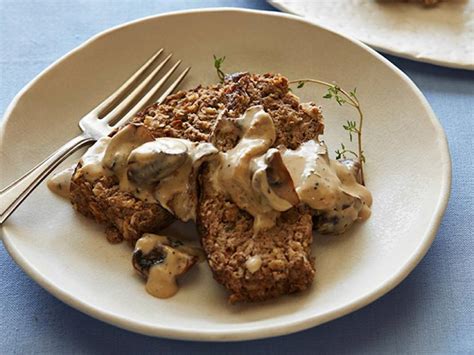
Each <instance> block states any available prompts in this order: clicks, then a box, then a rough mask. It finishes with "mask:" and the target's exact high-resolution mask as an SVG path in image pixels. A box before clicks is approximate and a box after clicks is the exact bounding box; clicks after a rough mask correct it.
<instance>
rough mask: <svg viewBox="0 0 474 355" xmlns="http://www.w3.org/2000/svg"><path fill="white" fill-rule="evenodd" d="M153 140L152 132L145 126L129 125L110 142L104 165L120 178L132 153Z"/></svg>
mask: <svg viewBox="0 0 474 355" xmlns="http://www.w3.org/2000/svg"><path fill="white" fill-rule="evenodd" d="M153 140H154V138H153V136H152V134H151V132H150V131H149V130H148V129H147V128H146V127H145V126H143V125H141V124H128V125H127V126H125V127H124V128H122V129H121V130H119V131H118V132H117V133H116V134H115V135H114V136H113V137H112V139H111V140H110V142H109V145H108V146H107V149H106V151H105V155H104V158H103V161H102V164H103V166H104V167H105V168H107V169H110V170H112V171H113V172H114V173H116V174H117V175H118V176H119V178H120V173H121V172H122V171H123V169H124V168H126V166H127V159H128V156H129V155H130V152H131V151H132V150H133V149H135V148H136V147H138V146H140V145H142V144H144V143H146V142H150V141H153Z"/></svg>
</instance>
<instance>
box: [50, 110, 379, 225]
mask: <svg viewBox="0 0 474 355" xmlns="http://www.w3.org/2000/svg"><path fill="white" fill-rule="evenodd" d="M235 125H236V126H237V128H238V129H239V132H240V140H239V141H238V143H237V144H236V145H235V147H234V148H232V149H230V150H228V151H227V152H220V151H219V150H218V149H217V148H216V147H214V146H213V145H212V144H211V143H206V142H191V141H189V140H185V139H180V138H153V136H152V135H151V133H150V132H149V131H148V129H147V128H146V127H145V126H143V125H137V124H129V125H127V126H125V127H124V128H123V129H121V130H120V131H118V132H117V133H116V134H115V135H114V136H113V137H111V138H110V137H104V138H101V139H100V140H99V141H97V143H96V144H94V145H93V146H92V147H91V148H89V150H88V151H87V152H86V154H85V155H84V156H83V157H82V159H81V160H80V163H79V168H78V169H77V171H76V173H75V174H83V175H84V177H85V178H86V179H88V180H90V181H93V180H96V179H98V178H100V177H101V176H115V177H116V178H117V179H118V182H119V187H120V189H121V190H122V191H127V192H129V193H131V194H133V195H134V196H136V197H137V198H139V199H141V200H143V201H145V202H153V203H159V204H160V205H161V206H162V207H163V208H165V209H167V210H168V211H169V212H171V213H172V214H173V215H175V216H176V217H177V218H179V219H180V220H182V221H189V220H195V219H196V207H197V199H198V196H197V186H196V185H197V174H198V171H199V168H200V166H201V165H202V163H203V162H205V161H208V162H209V163H210V164H211V166H212V167H213V168H214V169H213V171H214V174H213V177H212V183H213V184H214V185H215V188H216V190H219V191H223V192H225V193H226V194H227V195H228V196H229V198H230V199H231V200H232V201H233V202H235V203H236V204H237V206H239V208H241V209H243V210H245V211H247V212H248V213H249V214H251V215H252V216H253V217H254V232H255V233H257V232H258V231H259V230H266V229H269V228H271V227H273V226H274V225H275V221H276V219H277V217H278V216H279V214H280V213H281V212H283V211H286V210H288V209H290V208H292V207H293V206H296V205H298V204H305V205H307V206H309V207H310V208H312V209H313V210H315V214H316V216H317V217H319V220H320V223H318V224H317V226H316V227H317V230H318V231H320V232H323V233H342V232H344V231H345V230H346V229H347V228H348V227H349V226H350V225H351V224H352V223H353V222H354V221H356V220H362V219H367V218H368V217H369V216H370V206H371V204H372V197H371V194H370V192H369V191H368V190H367V189H366V188H365V187H364V186H363V185H361V184H359V182H358V181H357V174H358V171H357V163H354V162H352V161H345V162H341V161H337V160H332V159H329V156H328V151H327V147H326V145H325V144H324V143H323V142H319V141H316V140H310V141H307V142H305V143H303V144H302V145H301V146H300V147H299V148H298V149H296V150H291V149H286V148H284V147H279V149H276V148H272V146H273V145H274V143H275V139H276V131H275V127H274V124H273V121H272V119H271V117H270V115H269V114H268V113H266V112H265V111H264V110H263V107H262V106H253V107H250V108H249V109H247V111H246V112H245V113H244V114H243V115H242V116H241V117H240V118H238V119H237V120H236V121H235ZM59 176H66V174H65V173H64V174H60V175H59ZM57 179H58V178H56V180H57ZM52 180H53V182H51V184H48V185H51V186H50V188H51V189H52V190H53V191H54V192H59V193H63V194H64V193H65V192H64V191H66V190H64V191H59V190H58V189H57V188H55V186H57V184H56V185H55V184H54V180H55V177H53V179H52ZM63 185H68V184H66V183H65V181H62V182H61V186H63Z"/></svg>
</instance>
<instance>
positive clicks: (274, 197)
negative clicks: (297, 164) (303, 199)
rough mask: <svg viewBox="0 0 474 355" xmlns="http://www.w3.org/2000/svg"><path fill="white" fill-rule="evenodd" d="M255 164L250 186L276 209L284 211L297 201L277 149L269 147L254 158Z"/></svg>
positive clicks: (289, 177) (291, 181)
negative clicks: (264, 152)
mask: <svg viewBox="0 0 474 355" xmlns="http://www.w3.org/2000/svg"><path fill="white" fill-rule="evenodd" d="M254 164H255V165H256V166H257V169H255V172H254V173H253V176H252V187H253V189H254V190H255V192H256V193H257V194H258V195H260V196H261V197H263V198H264V199H265V200H266V203H267V204H268V205H269V206H271V208H272V209H274V210H276V211H280V212H283V211H286V210H289V209H290V208H291V207H292V206H295V205H297V204H298V203H299V198H298V195H297V194H296V191H295V189H294V185H293V180H292V179H291V176H290V174H289V172H288V170H287V169H286V167H285V165H284V164H283V161H282V159H281V155H280V152H279V151H278V150H277V149H274V148H272V149H269V150H268V152H267V153H266V154H264V155H262V156H261V157H258V158H255V159H254Z"/></svg>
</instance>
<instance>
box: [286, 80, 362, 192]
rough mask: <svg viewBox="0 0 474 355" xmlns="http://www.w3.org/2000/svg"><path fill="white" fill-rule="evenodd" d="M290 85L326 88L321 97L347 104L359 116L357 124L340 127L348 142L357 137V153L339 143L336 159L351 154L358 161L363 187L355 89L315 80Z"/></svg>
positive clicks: (360, 128)
mask: <svg viewBox="0 0 474 355" xmlns="http://www.w3.org/2000/svg"><path fill="white" fill-rule="evenodd" d="M289 83H290V84H297V86H296V87H297V88H302V87H303V86H304V85H305V84H306V83H313V84H318V85H322V86H326V87H327V92H326V94H325V95H324V96H323V98H324V99H329V100H330V99H334V100H335V101H336V102H337V103H338V104H339V106H342V105H344V104H348V105H350V106H352V107H354V108H355V109H356V110H357V113H358V114H359V123H358V124H357V123H356V121H346V123H345V124H343V125H342V127H343V128H344V130H345V131H346V132H348V134H349V140H350V141H351V142H352V140H353V135H356V136H357V146H358V147H357V148H358V149H357V152H355V151H353V150H351V149H348V148H346V146H345V145H344V144H343V143H341V148H340V149H338V150H336V151H335V153H336V159H341V158H343V159H346V154H351V155H353V156H354V157H356V158H357V159H359V163H360V177H361V183H362V184H363V185H365V181H364V163H365V156H364V151H363V149H362V125H363V123H364V114H363V112H362V109H361V107H360V102H359V99H358V97H357V88H354V90H352V91H349V92H347V91H346V90H344V89H342V88H341V87H340V86H338V85H337V84H335V83H334V84H331V83H328V82H326V81H322V80H317V79H299V80H292V81H290V82H289Z"/></svg>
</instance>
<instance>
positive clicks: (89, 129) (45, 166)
mask: <svg viewBox="0 0 474 355" xmlns="http://www.w3.org/2000/svg"><path fill="white" fill-rule="evenodd" d="M162 52H163V48H162V49H160V50H159V51H157V52H156V53H155V54H154V55H153V56H152V57H151V58H150V59H148V60H147V62H146V63H145V64H143V66H141V67H140V68H139V69H138V70H137V71H136V72H135V73H134V74H133V75H132V76H131V77H130V78H129V79H127V81H125V82H124V83H123V84H122V85H121V86H120V87H119V88H118V89H117V90H116V91H115V92H113V93H112V95H110V96H109V97H108V98H106V99H105V100H104V101H103V102H101V103H100V104H99V105H97V106H96V107H95V108H93V109H92V110H91V111H90V112H89V113H88V114H86V115H85V116H84V117H82V118H81V120H80V121H79V127H80V129H81V130H82V134H80V135H79V136H77V137H76V138H73V139H71V140H70V141H69V142H67V143H66V144H64V145H63V146H62V147H61V148H59V149H58V150H56V151H55V152H54V153H53V154H51V155H50V156H49V157H48V158H46V159H45V160H44V161H43V162H41V163H39V164H38V165H37V166H36V167H34V168H33V169H31V170H30V171H28V172H27V173H26V174H25V175H23V176H22V177H20V178H19V179H17V180H15V181H14V182H12V183H11V184H10V185H8V186H7V187H5V188H3V189H2V190H0V225H1V224H3V222H5V221H6V220H7V219H8V217H9V216H10V215H11V214H12V213H13V211H15V209H16V208H17V207H18V206H19V205H20V204H21V203H22V202H23V201H24V200H25V198H26V197H28V195H29V194H30V193H31V192H32V191H33V190H34V189H35V188H36V187H37V186H38V185H39V183H40V182H41V181H43V180H44V179H45V178H46V177H47V176H48V175H49V174H50V173H51V172H52V171H53V170H54V169H55V168H56V167H57V166H58V165H59V164H60V163H61V162H62V161H64V160H65V159H66V158H67V157H68V156H70V155H71V154H72V153H74V152H75V151H77V150H78V149H80V148H82V147H84V146H86V145H90V144H91V143H93V142H95V141H97V140H98V139H99V138H101V137H104V136H106V135H108V134H109V133H110V132H111V131H112V130H113V129H115V128H116V127H119V126H122V125H123V124H125V123H127V122H128V121H129V120H130V119H131V118H132V117H133V116H134V115H135V114H136V113H137V112H138V111H139V110H140V109H142V108H143V107H144V106H145V105H146V104H147V103H148V102H149V101H150V100H151V98H152V97H153V96H154V95H155V94H156V93H157V91H158V90H159V89H160V88H162V87H163V85H164V84H165V82H166V80H167V79H168V78H169V77H170V76H171V75H172V74H173V72H174V71H175V70H176V68H177V67H178V66H179V64H180V63H181V60H178V61H177V62H176V63H175V64H174V65H173V66H172V67H171V69H169V70H168V71H167V72H166V73H165V74H164V75H163V77H161V78H160V79H159V80H158V81H157V82H156V84H154V85H153V87H152V88H151V89H150V90H149V91H147V92H146V93H144V94H142V91H143V90H144V89H145V87H146V86H147V85H149V84H150V83H151V81H152V80H153V78H154V77H155V76H156V75H157V74H158V72H160V70H161V69H163V67H164V66H165V64H166V63H167V62H168V61H169V60H170V58H171V54H170V55H168V56H167V57H166V58H164V59H163V61H161V63H159V64H158V65H157V66H156V67H155V68H154V69H153V70H152V71H151V72H150V73H149V74H148V75H147V76H146V77H145V78H144V79H143V81H140V82H139V83H137V81H138V79H139V77H140V76H141V75H142V74H143V73H144V72H145V71H146V70H147V69H149V68H151V67H152V66H153V64H154V63H155V62H156V61H157V58H158V57H159V56H160V54H161V53H162ZM189 69H190V67H187V68H186V69H185V70H183V71H182V72H181V74H180V75H179V76H178V78H177V79H176V80H175V81H173V83H171V85H170V86H169V87H167V88H166V90H165V91H164V93H163V94H162V95H161V96H160V97H159V99H158V100H157V101H156V102H157V103H162V102H163V101H164V100H165V98H166V97H167V96H168V95H169V94H170V93H172V92H173V90H174V89H176V87H177V86H178V85H179V84H180V83H181V81H182V80H183V79H184V77H185V76H186V74H187V73H188V71H189ZM136 100H138V102H137V103H136V104H134V105H133V107H132V108H131V109H129V110H128V111H127V112H126V113H124V114H122V113H123V111H125V110H126V109H127V107H129V106H130V105H132V103H133V102H134V101H136Z"/></svg>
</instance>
